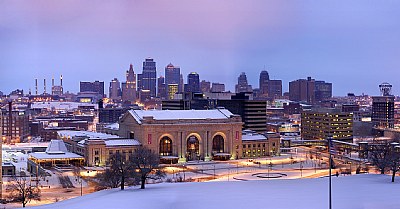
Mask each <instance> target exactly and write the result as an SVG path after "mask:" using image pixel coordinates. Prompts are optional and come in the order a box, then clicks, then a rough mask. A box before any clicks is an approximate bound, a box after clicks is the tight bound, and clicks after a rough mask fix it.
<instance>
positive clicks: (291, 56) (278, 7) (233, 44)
mask: <svg viewBox="0 0 400 209" xmlns="http://www.w3.org/2000/svg"><path fill="white" fill-rule="evenodd" d="M399 20H400V1H395V0H376V1H372V0H358V1H349V0H343V1H340V0H301V1H289V0H288V1H285V0H276V1H268V0H259V1H250V0H242V1H239V0H229V1H228V0H226V1H216V0H198V1H189V0H157V1H155V0H154V1H153V0H143V1H140V0H139V1H134V0H131V1H73V0H68V1H59V0H57V1H52V0H51V1H35V0H33V1H18V0H2V1H0V91H3V92H4V93H9V92H10V91H11V90H14V89H17V88H22V89H24V91H25V92H26V93H27V92H28V90H29V88H31V89H32V92H34V85H35V84H34V79H35V78H38V79H39V80H40V82H39V84H40V85H39V88H40V92H42V89H43V78H46V79H47V89H50V84H51V78H52V77H55V78H56V84H59V80H58V77H59V75H60V74H62V75H63V77H64V89H65V90H69V91H72V92H77V91H79V81H94V80H101V81H104V82H105V83H106V85H105V88H106V89H108V87H109V82H110V81H111V80H112V79H113V78H114V77H116V78H118V79H119V80H120V81H123V80H125V71H126V70H128V68H129V64H130V63H132V64H133V65H134V70H135V73H140V72H141V71H142V62H143V60H144V59H145V58H146V57H152V58H154V60H155V61H156V62H157V71H158V75H157V76H159V75H164V68H165V66H166V65H167V64H168V63H170V62H171V63H172V64H174V65H178V66H180V67H181V71H182V72H183V73H184V77H185V81H186V76H187V74H188V73H190V72H193V71H195V72H198V73H199V74H200V80H203V79H204V80H208V81H211V82H222V83H225V84H226V86H227V89H228V90H231V91H234V84H235V83H236V82H237V77H238V76H239V74H240V73H241V72H246V74H247V78H248V80H249V83H250V84H252V85H253V87H258V78H259V73H260V71H261V70H263V69H264V68H265V69H266V70H268V72H269V75H270V78H272V79H282V80H283V90H284V91H287V90H288V82H289V81H292V80H296V79H299V78H306V77H307V76H311V77H313V78H315V79H316V80H325V81H328V82H332V83H333V94H334V95H338V96H340V95H346V94H347V93H348V92H354V93H355V94H361V93H366V94H370V95H377V94H379V89H378V85H379V84H380V83H382V82H389V83H391V84H392V85H393V93H394V94H398V91H399V90H398V89H400V87H399V82H398V81H399V76H400V21H399ZM106 92H108V90H107V91H106Z"/></svg>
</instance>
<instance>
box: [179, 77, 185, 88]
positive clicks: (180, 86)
mask: <svg viewBox="0 0 400 209" xmlns="http://www.w3.org/2000/svg"><path fill="white" fill-rule="evenodd" d="M184 86H185V85H184V82H183V75H182V74H181V75H180V78H179V86H178V92H183V90H184V89H183V88H184Z"/></svg>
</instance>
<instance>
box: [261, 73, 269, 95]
mask: <svg viewBox="0 0 400 209" xmlns="http://www.w3.org/2000/svg"><path fill="white" fill-rule="evenodd" d="M268 83H269V74H268V72H267V71H265V70H263V71H261V73H260V79H259V88H260V94H261V95H260V96H261V97H268V96H269V95H268V93H269V89H268Z"/></svg>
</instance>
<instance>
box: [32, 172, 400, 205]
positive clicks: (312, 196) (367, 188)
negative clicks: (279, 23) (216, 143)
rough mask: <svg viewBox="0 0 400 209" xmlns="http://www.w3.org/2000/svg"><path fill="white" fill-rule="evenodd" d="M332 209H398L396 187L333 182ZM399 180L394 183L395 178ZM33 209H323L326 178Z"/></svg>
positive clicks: (179, 187)
mask: <svg viewBox="0 0 400 209" xmlns="http://www.w3.org/2000/svg"><path fill="white" fill-rule="evenodd" d="M332 180H333V187H332V188H333V189H332V194H333V195H332V200H333V208H334V209H345V208H346V209H379V208H385V209H398V208H400V198H399V194H400V182H395V183H391V182H390V176H387V175H374V174H365V175H353V176H346V177H344V176H340V177H333V178H332ZM398 181H399V179H398ZM33 208H35V209H50V208H57V209H74V208H76V209H81V208H93V209H119V208H121V209H122V208H139V209H153V208H154V209H160V208H162V209H167V208H173V209H188V208H190V209H204V208H207V209H212V208H215V209H223V208H274V209H280V208H282V209H290V208H293V209H302V208H307V209H322V208H328V178H316V179H280V180H274V181H268V180H260V181H229V182H228V181H220V182H201V183H198V182H194V183H162V184H153V185H147V188H146V189H145V190H140V189H139V188H138V187H132V188H129V189H126V190H124V191H120V190H118V189H113V190H105V191H100V192H96V193H92V194H89V195H85V196H83V197H78V198H74V199H69V200H66V201H62V202H58V203H54V204H50V205H42V206H38V207H33Z"/></svg>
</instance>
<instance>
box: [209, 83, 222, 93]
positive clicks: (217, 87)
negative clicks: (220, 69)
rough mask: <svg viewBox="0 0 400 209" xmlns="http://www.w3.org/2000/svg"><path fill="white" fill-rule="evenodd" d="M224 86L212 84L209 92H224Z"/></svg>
mask: <svg viewBox="0 0 400 209" xmlns="http://www.w3.org/2000/svg"><path fill="white" fill-rule="evenodd" d="M224 91H225V84H223V83H212V87H211V92H224Z"/></svg>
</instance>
